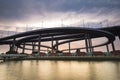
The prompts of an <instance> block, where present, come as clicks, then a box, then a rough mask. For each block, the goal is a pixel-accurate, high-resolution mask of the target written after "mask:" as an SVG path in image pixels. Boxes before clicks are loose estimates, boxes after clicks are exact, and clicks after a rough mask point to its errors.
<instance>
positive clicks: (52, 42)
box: [51, 36, 54, 53]
mask: <svg viewBox="0 0 120 80" xmlns="http://www.w3.org/2000/svg"><path fill="white" fill-rule="evenodd" d="M53 38H54V37H53V36H52V37H51V39H52V40H51V47H52V53H53V52H54V51H53V44H54V41H53Z"/></svg>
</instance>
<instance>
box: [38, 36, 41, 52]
mask: <svg viewBox="0 0 120 80" xmlns="http://www.w3.org/2000/svg"><path fill="white" fill-rule="evenodd" d="M40 45H41V35H39V38H38V53H40Z"/></svg>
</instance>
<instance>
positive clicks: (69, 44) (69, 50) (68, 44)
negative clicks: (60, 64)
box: [68, 42, 71, 53]
mask: <svg viewBox="0 0 120 80" xmlns="http://www.w3.org/2000/svg"><path fill="white" fill-rule="evenodd" d="M68 47H69V53H71V51H70V47H71V46H70V42H68Z"/></svg>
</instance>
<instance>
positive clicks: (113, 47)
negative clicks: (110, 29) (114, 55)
mask: <svg viewBox="0 0 120 80" xmlns="http://www.w3.org/2000/svg"><path fill="white" fill-rule="evenodd" d="M111 45H112V49H113V51H115V46H114V42H112V43H111Z"/></svg>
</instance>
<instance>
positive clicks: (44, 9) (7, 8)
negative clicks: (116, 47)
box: [0, 0, 120, 22]
mask: <svg viewBox="0 0 120 80" xmlns="http://www.w3.org/2000/svg"><path fill="white" fill-rule="evenodd" d="M119 9H120V0H0V21H1V22H2V21H3V22H4V21H16V20H17V21H21V20H24V19H27V18H29V17H30V16H32V15H39V16H45V13H47V15H48V16H49V14H50V13H51V12H62V13H66V12H76V13H78V14H80V13H97V12H98V15H101V14H108V13H110V12H112V14H114V13H115V14H116V12H117V14H120V11H119ZM113 11H115V12H113Z"/></svg>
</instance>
